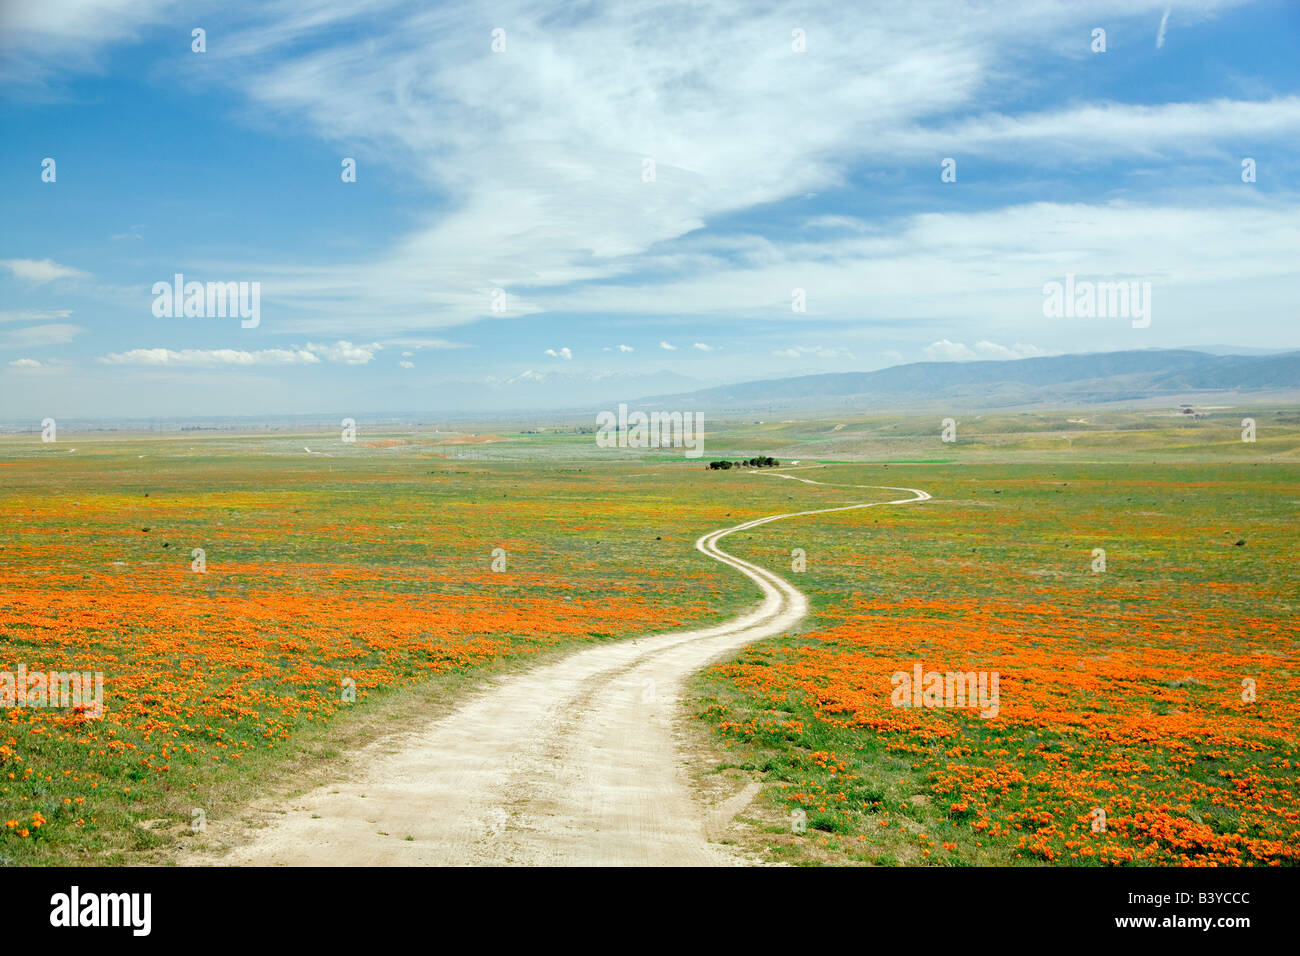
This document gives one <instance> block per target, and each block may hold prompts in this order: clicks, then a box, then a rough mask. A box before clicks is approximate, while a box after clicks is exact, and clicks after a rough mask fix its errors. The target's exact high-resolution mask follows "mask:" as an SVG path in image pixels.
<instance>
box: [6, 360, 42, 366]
mask: <svg viewBox="0 0 1300 956" xmlns="http://www.w3.org/2000/svg"><path fill="white" fill-rule="evenodd" d="M9 366H10V368H41V367H42V366H41V363H40V362H38V361H36V359H29V358H21V359H14V360H13V361H12V362H10V363H9Z"/></svg>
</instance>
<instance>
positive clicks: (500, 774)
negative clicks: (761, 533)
mask: <svg viewBox="0 0 1300 956" xmlns="http://www.w3.org/2000/svg"><path fill="white" fill-rule="evenodd" d="M764 474H768V475H770V476H772V477H779V478H790V479H792V480H797V481H804V482H808V483H809V484H822V482H815V481H811V480H810V479H806V478H797V477H796V476H793V475H784V474H780V473H777V472H766V473H764ZM847 487H860V488H878V487H879V486H870V485H852V486H847ZM883 490H886V491H905V492H908V493H909V494H911V495H912V496H913V497H910V498H899V499H896V500H893V501H881V502H870V503H866V504H856V505H845V506H843V507H838V508H819V509H815V510H810V511H796V512H791V513H789V514H778V515H769V516H768V517H765V518H757V519H755V520H753V521H747V522H745V523H744V524H739V525H735V526H734V527H731V528H722V529H720V530H717V531H711V532H709V533H708V534H706V535H703V536H702V537H701V538H700V539H699V540H698V541H696V542H695V547H696V548H697V549H698V550H699V551H701V552H703V553H704V554H706V555H708V556H709V557H711V558H713V559H714V560H715V561H720V562H722V563H723V564H725V565H728V566H729V567H733V568H735V569H736V570H738V571H740V572H741V573H742V574H744V575H745V576H746V577H748V578H750V579H751V580H752V581H754V583H755V584H757V585H758V587H759V589H760V591H761V592H762V594H763V600H762V602H761V603H760V604H759V605H758V606H757V607H756V608H754V609H752V610H749V611H746V612H745V613H744V614H741V615H740V616H739V617H737V618H735V619H733V620H731V621H728V622H727V623H725V624H721V625H718V626H717V627H711V628H705V629H701V630H691V631H676V632H672V633H669V634H658V635H654V636H651V637H642V638H637V639H628V640H623V641H619V642H617V643H614V644H608V645H602V646H599V647H591V648H587V649H585V650H580V651H576V652H575V653H573V654H571V655H569V656H568V657H565V658H564V659H562V660H560V661H558V662H556V663H554V664H547V665H543V666H540V667H537V668H534V669H532V670H529V671H525V672H523V673H520V674H516V675H511V676H507V677H502V678H495V679H491V680H490V681H489V682H488V683H487V685H486V686H485V687H484V688H483V689H482V690H480V691H477V692H475V693H474V694H473V696H471V697H470V698H468V699H467V700H466V701H465V702H464V703H463V704H461V705H459V706H458V707H457V708H456V709H455V710H454V711H452V712H451V713H450V714H447V715H446V716H444V717H441V718H438V719H436V720H433V721H431V722H430V723H429V724H427V725H426V726H424V727H421V728H419V729H418V730H415V731H413V732H411V733H408V734H404V735H401V736H399V737H388V738H386V739H383V740H380V741H377V742H376V743H374V744H372V745H370V746H369V747H367V748H365V750H363V751H361V752H358V754H357V755H356V756H357V758H358V759H357V761H356V762H355V763H356V765H357V766H359V767H360V768H361V769H360V772H359V773H357V774H356V775H353V776H349V777H348V778H347V779H339V780H336V781H334V782H332V783H330V784H328V785H326V786H322V787H319V788H317V789H315V790H313V791H311V792H310V793H307V794H305V795H303V796H302V797H300V798H299V799H297V800H296V801H294V804H293V806H292V807H290V808H288V809H287V810H286V809H285V808H284V807H274V808H271V807H265V808H262V809H263V810H265V813H266V825H265V826H264V827H261V828H259V829H253V830H250V831H249V832H248V833H247V834H245V836H247V837H248V839H249V842H246V843H244V844H243V845H240V846H237V847H236V848H235V849H234V850H232V851H231V852H230V853H229V854H228V855H226V856H224V857H219V858H215V859H212V860H210V861H208V862H215V863H222V864H251V865H317V866H330V865H348V866H363V865H383V864H392V865H402V866H411V865H431V864H436V865H447V864H486V865H492V864H503V865H525V864H541V865H546V864H563V865H655V866H658V865H667V866H680V865H737V864H744V863H746V862H748V861H747V860H745V859H743V858H742V857H741V856H739V855H738V854H737V853H735V852H734V851H732V850H729V849H728V848H727V847H725V846H722V845H721V844H717V843H712V842H710V839H709V834H710V832H711V831H712V830H713V829H714V828H715V827H718V826H720V825H725V823H726V821H725V820H721V819H719V818H718V811H716V810H715V811H714V812H713V818H712V819H710V817H709V815H708V811H707V810H706V808H705V807H704V806H703V805H702V803H701V802H700V801H699V800H697V799H696V798H694V797H693V796H692V795H691V792H690V788H689V786H688V783H687V778H686V775H685V772H684V770H683V766H682V759H681V756H680V755H679V753H678V748H677V746H676V744H675V742H674V722H675V720H677V719H678V718H679V716H680V713H679V708H678V700H679V697H680V695H681V693H682V688H683V686H684V683H685V681H686V679H687V678H688V677H689V676H690V675H691V674H693V673H695V672H696V671H698V670H700V669H701V668H703V667H705V666H707V665H708V664H709V663H710V662H711V661H714V660H716V659H717V658H719V657H721V656H723V655H726V654H728V653H730V652H734V651H735V650H737V649H739V648H741V647H743V646H745V645H746V644H750V643H752V642H754V641H758V640H762V639H763V638H767V637H772V636H774V635H777V634H780V633H782V632H784V631H786V630H787V629H788V628H790V627H791V626H792V625H794V624H795V623H797V622H798V621H799V620H800V619H802V618H803V617H804V615H805V614H806V613H807V609H808V600H807V598H806V597H805V596H804V594H803V593H802V592H800V591H799V590H798V589H797V588H796V587H794V585H792V584H791V583H790V582H789V581H786V580H785V579H784V578H782V577H781V576H779V575H777V574H775V573H773V572H771V571H769V570H767V569H766V568H761V567H759V566H758V565H756V564H751V563H750V562H748V561H745V560H743V559H741V558H737V557H735V556H734V555H731V554H728V553H727V552H725V551H723V550H722V549H721V548H720V547H719V546H718V542H720V541H721V540H722V539H723V538H725V537H726V536H727V535H729V534H734V533H735V532H737V531H746V530H749V529H752V528H757V527H759V526H760V525H764V524H768V523H769V522H772V521H783V520H786V519H788V518H801V517H806V516H809V515H819V514H829V513H831V512H837V511H853V510H856V509H860V508H873V507H878V506H881V505H902V504H911V503H913V502H918V501H927V500H929V498H930V495H928V494H926V493H925V492H924V491H919V490H917V489H915V488H883ZM754 789H756V788H751V789H750V790H748V791H746V793H745V794H742V799H741V805H736V801H730V802H729V804H728V805H727V806H725V807H724V808H723V810H724V812H725V815H726V816H727V817H728V818H729V817H730V816H732V815H734V813H735V812H737V811H738V810H740V809H741V808H742V805H743V803H744V802H747V801H748V799H750V798H751V797H752V793H753V790H754ZM407 837H411V839H409V840H408V839H406V838H407ZM186 862H190V861H186Z"/></svg>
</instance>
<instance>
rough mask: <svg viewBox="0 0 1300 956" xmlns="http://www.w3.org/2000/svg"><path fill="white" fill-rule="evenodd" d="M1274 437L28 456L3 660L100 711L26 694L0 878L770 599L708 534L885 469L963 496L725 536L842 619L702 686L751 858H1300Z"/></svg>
mask: <svg viewBox="0 0 1300 956" xmlns="http://www.w3.org/2000/svg"><path fill="white" fill-rule="evenodd" d="M1058 417H1059V418H1060V420H1061V421H1064V416H1058ZM1293 417H1294V416H1293ZM1270 424H1275V427H1273V428H1271V430H1270V431H1269V432H1267V433H1266V434H1267V435H1268V440H1267V443H1264V442H1263V441H1262V442H1261V445H1260V446H1259V447H1247V448H1242V447H1240V443H1236V444H1234V443H1231V442H1226V441H1219V442H1218V443H1217V444H1215V443H1213V442H1210V441H1208V440H1205V439H1204V438H1203V437H1202V436H1200V435H1198V434H1197V433H1194V432H1188V431H1187V426H1185V425H1183V424H1182V423H1180V428H1179V429H1178V430H1175V429H1172V428H1160V427H1153V428H1151V429H1148V430H1147V431H1142V432H1139V431H1135V430H1133V428H1132V427H1131V426H1130V425H1129V424H1127V423H1122V430H1119V431H1114V432H1113V433H1112V434H1108V435H1103V434H1101V433H1100V432H1099V433H1098V434H1096V435H1092V436H1090V435H1086V434H1082V435H1071V436H1070V437H1068V438H1058V437H1054V436H1052V435H1051V434H1046V429H1047V428H1048V427H1055V425H1054V424H1052V423H1048V424H1044V423H1042V422H1033V421H1031V422H1025V421H1021V420H1016V421H1002V422H989V423H986V424H985V425H984V426H982V427H983V429H984V431H983V433H981V432H980V431H979V430H978V429H977V428H973V427H972V428H967V429H966V431H964V432H963V438H964V442H965V443H964V444H960V445H958V446H955V447H954V446H938V445H937V439H936V436H935V434H934V431H935V429H934V427H933V426H934V423H933V422H929V421H928V420H927V421H924V422H909V421H904V420H885V419H880V420H873V421H865V422H864V421H858V422H847V423H846V422H844V421H823V422H799V423H779V424H776V425H765V426H762V427H757V426H749V425H744V426H742V425H734V426H727V427H725V428H723V427H719V428H715V430H714V431H712V432H711V433H710V442H711V446H710V449H711V450H710V453H709V455H708V456H706V460H707V458H708V457H713V456H715V455H722V456H725V457H729V458H734V457H741V456H746V457H747V456H749V455H752V454H755V453H761V454H774V455H777V456H778V457H781V458H783V459H785V460H786V462H787V464H786V467H787V469H788V468H789V467H790V466H789V463H788V459H790V458H793V457H796V456H797V457H798V458H799V459H800V464H799V465H798V466H797V467H798V469H799V470H798V471H797V472H793V473H797V474H800V475H803V476H806V477H809V478H813V479H815V480H818V481H822V482H825V483H826V484H824V485H808V484H802V483H798V484H797V483H795V482H790V481H781V480H777V479H775V478H774V477H773V476H772V475H771V474H753V473H750V472H748V471H732V472H729V473H720V472H709V471H708V470H707V469H706V468H705V466H704V463H703V462H699V461H690V460H684V459H683V458H681V457H680V456H671V455H666V454H663V455H654V454H645V455H636V454H633V455H623V456H617V457H615V456H609V455H605V454H603V453H602V452H600V451H599V450H597V449H596V448H595V447H594V445H593V444H592V441H591V438H590V436H589V435H581V434H559V433H550V434H535V433H532V432H527V431H521V430H517V429H516V430H511V429H510V428H508V427H504V426H503V427H501V428H499V429H497V431H498V432H499V434H494V435H493V436H491V437H492V442H491V443H490V444H484V443H483V442H482V441H479V440H472V439H477V438H478V436H464V435H460V436H453V437H452V438H450V439H449V438H446V437H445V436H437V435H421V434H418V433H415V434H412V433H394V434H392V435H374V436H368V438H367V441H366V442H364V443H358V444H357V446H355V447H352V448H341V447H340V446H339V445H338V444H337V443H334V444H333V445H325V444H322V443H320V436H306V437H305V439H304V436H297V437H292V436H282V435H265V434H264V435H255V436H244V437H238V436H215V437H214V436H206V435H205V436H201V437H200V436H190V435H186V436H180V437H177V436H176V435H174V434H173V435H171V436H152V437H146V436H135V437H131V436H96V435H82V436H75V435H74V436H73V437H74V439H75V440H61V441H60V442H59V443H58V444H57V445H50V446H43V445H41V444H40V442H39V439H36V440H33V439H32V438H31V437H24V436H11V437H8V438H4V439H2V440H0V475H2V476H3V478H4V481H3V483H0V673H5V672H10V673H12V672H14V671H16V670H18V669H19V668H22V669H23V670H25V671H26V672H27V673H36V672H48V671H58V672H71V671H75V672H84V673H87V674H102V679H103V700H102V705H103V711H102V715H97V714H94V713H90V712H87V708H85V707H83V708H81V709H77V708H75V707H29V706H12V707H4V708H3V709H0V715H2V717H3V724H2V725H0V823H3V827H0V864H11V865H12V864H17V865H24V864H50V863H84V862H94V863H109V864H114V863H130V862H153V861H156V860H159V859H164V858H167V857H166V852H165V851H168V850H169V849H170V848H174V847H175V846H176V844H177V843H178V842H184V841H185V840H187V839H189V838H190V837H191V836H192V835H193V829H194V828H197V827H200V826H201V821H202V820H204V819H206V820H207V821H209V822H212V823H215V822H217V821H219V820H220V819H221V818H222V817H223V816H229V815H230V814H234V813H236V812H238V809H239V807H240V805H241V804H242V803H243V802H245V801H246V800H247V799H249V798H251V797H254V796H264V795H265V794H267V793H269V792H272V791H273V790H274V789H275V787H277V786H283V785H284V782H285V781H284V779H283V778H284V777H285V775H286V768H293V767H298V766H301V765H302V764H301V760H302V758H303V754H304V753H308V754H313V753H323V754H328V753H329V752H330V751H329V749H328V747H324V749H315V750H313V749H311V748H312V747H315V746H316V745H317V744H320V743H321V742H322V741H323V742H324V743H325V744H328V743H329V742H330V741H331V740H333V741H336V742H337V741H338V740H341V739H343V738H341V737H339V734H342V733H344V732H345V731H346V728H348V727H349V726H350V724H349V721H356V720H359V719H360V715H364V714H373V715H379V717H378V718H377V719H380V720H381V721H382V718H383V714H384V713H385V712H384V711H383V710H382V707H383V706H384V702H385V701H394V700H410V699H416V698H413V697H412V696H411V695H413V694H415V693H416V692H417V691H418V690H419V689H421V688H429V687H443V686H445V687H447V688H451V689H454V688H455V687H456V686H458V685H457V683H456V682H457V681H458V680H467V679H473V678H474V677H475V676H476V675H480V674H486V673H489V672H491V671H492V670H494V669H497V668H502V667H510V666H518V665H519V664H520V662H525V663H526V662H528V661H530V660H535V659H539V658H540V657H541V656H543V655H545V654H550V653H562V652H564V650H565V649H567V648H572V647H576V646H579V645H581V644H583V643H589V642H596V641H607V640H617V639H620V638H623V637H629V636H634V635H637V634H644V633H648V632H655V631H665V630H670V629H673V628H676V627H679V626H682V625H691V624H700V623H703V622H716V621H721V620H724V619H726V618H728V617H730V616H732V615H733V614H735V613H736V612H738V611H739V610H741V609H742V608H745V607H748V606H750V605H751V604H752V603H753V602H754V601H756V599H757V594H756V592H754V591H753V589H752V586H751V585H750V584H749V583H748V582H747V581H746V580H745V579H744V578H742V577H741V576H740V575H737V574H735V573H734V572H733V571H731V570H729V569H727V568H725V567H722V566H721V565H718V564H716V563H714V562H711V561H709V560H707V559H705V558H704V557H703V556H702V555H700V554H698V552H695V551H694V550H693V548H692V545H693V543H694V541H695V539H696V538H697V537H698V536H699V535H700V534H702V533H704V532H705V531H708V530H711V529H714V528H719V527H723V526H726V525H729V524H735V523H739V522H741V521H744V520H747V519H750V518H755V517H759V516H762V515H767V514H773V513H777V512H785V511H791V510H798V509H801V508H816V507H830V506H835V505H839V504H846V503H851V502H854V501H860V500H864V498H865V499H868V500H871V499H878V498H879V494H880V493H879V492H870V491H864V490H859V489H854V488H852V487H844V486H852V485H859V484H860V485H889V486H899V485H904V486H909V487H918V488H923V489H925V490H926V491H928V492H930V493H931V494H932V495H933V496H934V500H933V501H930V502H926V503H924V504H922V505H917V506H907V507H897V508H873V509H870V510H869V511H857V512H842V513H838V514H827V515H819V516H816V517H815V518H812V519H795V520H791V521H783V522H777V523H773V524H768V525H763V526H761V527H759V528H756V529H753V530H752V531H749V532H745V533H742V534H738V535H734V536H732V537H730V538H728V539H727V540H726V545H725V546H726V547H727V549H728V550H731V551H733V552H734V553H736V554H738V555H740V556H742V557H745V558H747V559H749V560H752V561H755V562H757V563H759V564H762V565H764V566H766V567H770V568H772V569H774V570H776V571H778V572H779V573H783V574H785V576H786V577H788V578H789V579H790V580H792V581H793V582H795V583H796V584H797V585H798V586H799V587H800V588H801V589H803V590H804V591H805V592H806V593H807V594H808V595H809V598H810V601H811V614H810V616H809V617H808V619H807V620H806V621H805V622H804V624H803V625H801V626H800V627H799V628H798V629H797V631H796V632H795V633H791V634H788V635H786V636H783V637H780V638H777V639H775V640H771V641H767V642H763V643H761V644H758V645H755V646H753V647H751V648H750V649H748V650H747V651H746V652H744V653H742V654H741V655H739V656H738V657H737V658H735V659H734V660H729V661H723V662H720V663H719V664H718V665H717V666H715V667H713V668H711V669H709V670H708V671H706V672H704V673H702V674H701V675H700V677H699V679H698V681H697V684H696V686H695V688H694V693H693V699H692V701H691V711H690V712H691V713H692V714H694V715H695V716H698V717H699V718H700V720H699V722H698V725H699V726H700V727H703V728H706V729H707V731H708V733H709V734H710V738H709V739H710V740H711V741H712V744H711V745H712V746H716V748H717V750H718V752H719V753H720V755H721V757H722V762H721V764H720V765H719V766H718V767H717V768H716V770H717V771H718V772H733V773H741V774H744V775H747V776H748V777H749V778H751V779H755V778H756V779H759V780H761V781H763V782H764V783H765V784H766V786H765V788H764V789H763V791H762V792H761V794H760V796H759V797H758V799H757V801H756V803H755V804H754V806H753V807H752V808H751V809H750V810H748V811H746V814H745V815H744V816H745V821H744V823H745V826H746V831H745V832H746V834H747V835H746V837H745V839H746V840H747V841H750V842H752V844H753V847H752V849H754V850H755V851H756V852H758V853H761V854H763V855H766V856H767V857H768V858H769V859H772V860H775V861H789V862H794V863H812V862H830V863H839V862H875V863H886V864H889V863H903V864H936V865H961V864H969V863H1012V864H1015V863H1026V864H1033V863H1040V864H1041V863H1046V864H1052V865H1061V864H1067V865H1069V864H1084V865H1099V864H1107V865H1113V864H1122V865H1132V864H1156V865H1231V864H1238V863H1240V864H1252V865H1280V864H1294V863H1295V862H1296V859H1297V849H1296V848H1297V846H1300V792H1298V791H1300V770H1298V764H1300V753H1298V752H1297V727H1298V726H1300V688H1298V687H1297V677H1298V676H1300V669H1298V664H1300V660H1298V658H1300V629H1297V627H1296V625H1295V623H1294V622H1295V608H1296V602H1297V596H1298V595H1300V574H1298V573H1297V570H1296V564H1295V554H1296V552H1297V544H1300V540H1298V539H1300V531H1298V530H1297V529H1300V523H1298V522H1297V521H1296V511H1297V506H1298V505H1300V484H1298V483H1297V467H1298V466H1297V463H1296V461H1297V457H1298V455H1300V424H1297V422H1295V421H1290V422H1289V424H1288V423H1287V422H1285V421H1279V422H1277V423H1270ZM1216 441H1217V439H1216ZM307 446H310V447H312V448H313V449H316V451H315V452H313V453H307V451H306V447H307ZM322 448H326V449H328V450H327V451H326V452H324V453H320V449H322ZM1108 449H1110V450H1109V451H1108ZM791 451H793V452H794V454H791ZM936 452H937V453H936ZM851 458H852V459H856V460H849V459H851ZM864 459H869V460H864ZM196 549H201V552H202V554H201V558H200V556H199V555H198V553H197V551H196ZM796 549H797V550H798V551H799V552H801V553H802V554H803V555H804V569H803V570H801V571H797V570H795V568H794V566H793V565H794V562H793V561H792V555H793V554H794V553H795V551H796ZM1098 549H1101V550H1104V552H1105V556H1104V557H1105V564H1104V568H1103V569H1101V570H1098V566H1097V554H1098ZM918 665H920V666H921V667H922V668H924V669H926V670H938V671H943V672H951V671H957V672H970V673H976V672H978V673H982V674H986V675H987V674H992V673H996V674H997V675H998V678H999V683H998V693H999V700H998V712H997V715H996V717H993V718H991V719H989V718H984V717H981V716H980V715H979V714H978V713H976V712H974V711H973V710H971V709H970V708H961V707H956V708H948V707H900V706H894V695H893V693H892V691H893V687H892V684H891V680H892V678H893V677H894V676H895V675H897V674H899V673H910V672H912V671H913V669H914V668H915V667H916V666H918ZM304 748H306V749H304ZM324 759H328V758H324ZM295 761H298V763H295ZM290 775H291V774H290Z"/></svg>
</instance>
